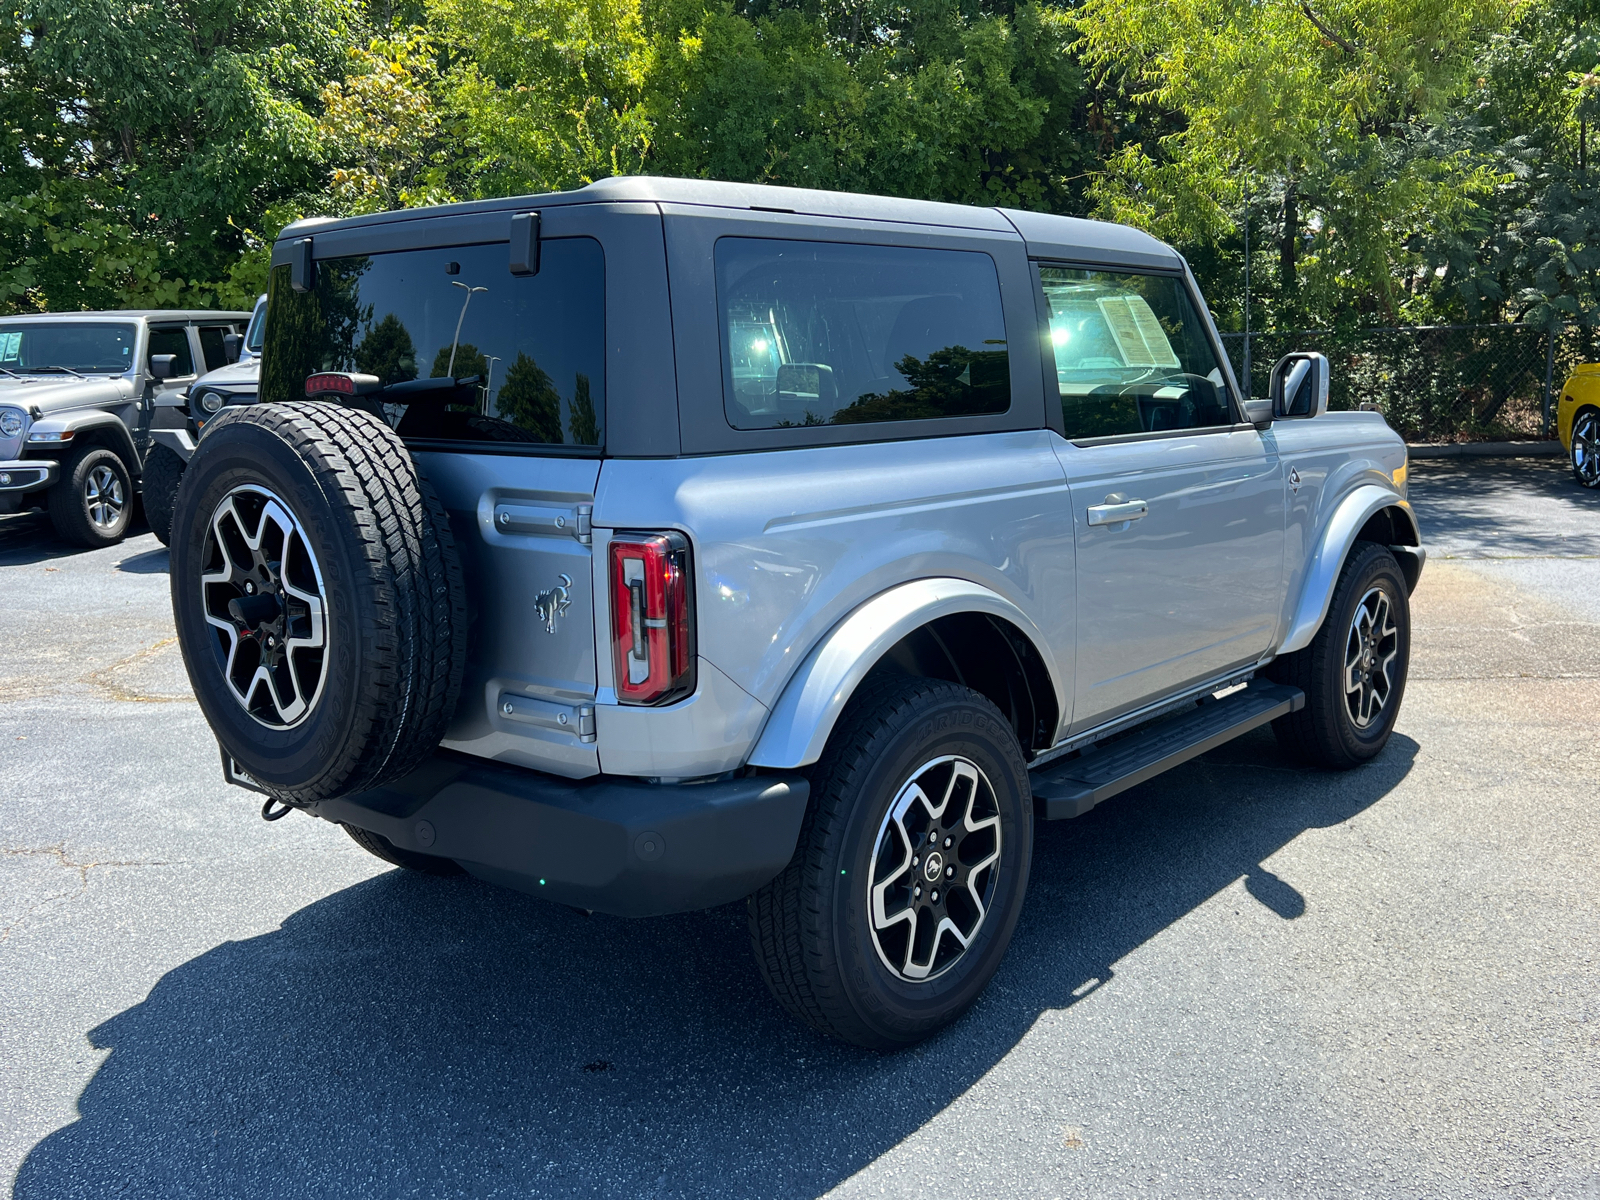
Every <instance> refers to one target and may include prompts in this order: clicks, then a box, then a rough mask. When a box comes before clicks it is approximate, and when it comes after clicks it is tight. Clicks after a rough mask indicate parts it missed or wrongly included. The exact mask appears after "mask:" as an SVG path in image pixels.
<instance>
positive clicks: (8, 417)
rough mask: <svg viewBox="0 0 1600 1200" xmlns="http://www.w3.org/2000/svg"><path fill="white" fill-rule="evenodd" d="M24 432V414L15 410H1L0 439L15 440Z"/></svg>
mask: <svg viewBox="0 0 1600 1200" xmlns="http://www.w3.org/2000/svg"><path fill="white" fill-rule="evenodd" d="M21 432H22V414H21V413H19V412H18V411H17V410H16V409H14V408H0V437H8V438H14V437H16V436H17V434H19V433H21Z"/></svg>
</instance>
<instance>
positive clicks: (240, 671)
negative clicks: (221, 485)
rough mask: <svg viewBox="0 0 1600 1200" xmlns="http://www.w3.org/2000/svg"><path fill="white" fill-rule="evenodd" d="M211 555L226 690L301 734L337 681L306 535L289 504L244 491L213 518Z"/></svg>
mask: <svg viewBox="0 0 1600 1200" xmlns="http://www.w3.org/2000/svg"><path fill="white" fill-rule="evenodd" d="M203 553H204V556H205V558H204V566H203V567H202V569H201V573H200V578H199V581H198V585H197V586H198V587H199V590H200V604H201V606H202V608H203V610H204V612H205V620H206V623H207V624H208V625H210V626H211V627H212V628H213V629H215V630H216V631H217V651H218V652H219V653H220V655H221V656H222V664H221V665H222V678H223V684H224V686H225V687H226V689H227V690H228V692H229V693H230V694H231V695H232V696H233V698H234V700H236V701H237V702H238V703H239V706H240V707H241V708H242V709H244V711H245V712H247V713H248V714H250V716H251V718H252V719H254V720H255V721H257V722H259V723H260V724H262V725H264V726H266V727H267V728H269V729H291V728H293V727H294V726H295V725H298V724H299V723H300V722H301V721H303V720H305V719H306V717H307V716H308V715H310V713H311V710H312V709H313V708H314V707H315V706H316V702H317V699H318V697H319V696H321V694H322V688H323V684H324V682H325V681H326V679H327V674H328V601H327V596H326V594H325V588H324V585H323V582H322V569H321V568H320V567H319V566H318V565H317V556H316V553H315V551H313V550H312V548H311V543H310V542H309V540H308V539H307V537H306V531H305V529H304V527H303V526H302V525H301V524H300V521H299V519H298V518H297V517H296V516H295V515H294V513H293V512H291V511H290V509H289V506H288V504H287V503H286V502H285V501H283V500H281V499H280V498H279V497H277V496H276V495H274V494H273V493H272V492H270V491H268V490H267V489H266V488H264V487H260V486H258V485H255V484H243V485H241V486H239V487H236V488H234V489H233V490H231V491H230V492H228V493H227V494H226V495H224V496H223V497H222V499H221V500H220V501H218V503H217V506H216V508H215V509H214V510H213V511H212V514H211V519H210V521H209V522H207V527H206V536H205V549H204V552H203Z"/></svg>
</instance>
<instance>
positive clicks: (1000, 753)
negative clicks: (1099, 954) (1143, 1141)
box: [748, 676, 1033, 1050]
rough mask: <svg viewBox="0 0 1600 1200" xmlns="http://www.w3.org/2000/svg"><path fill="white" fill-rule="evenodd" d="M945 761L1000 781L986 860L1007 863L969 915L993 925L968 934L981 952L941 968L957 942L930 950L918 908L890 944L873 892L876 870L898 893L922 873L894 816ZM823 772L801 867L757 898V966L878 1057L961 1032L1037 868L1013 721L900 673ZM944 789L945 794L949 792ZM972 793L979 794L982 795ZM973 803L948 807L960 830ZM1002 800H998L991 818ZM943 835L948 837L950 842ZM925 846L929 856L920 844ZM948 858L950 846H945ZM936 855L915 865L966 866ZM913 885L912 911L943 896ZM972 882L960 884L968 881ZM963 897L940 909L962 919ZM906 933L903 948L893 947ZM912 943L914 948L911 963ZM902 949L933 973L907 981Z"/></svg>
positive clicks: (862, 699) (860, 703) (842, 728)
mask: <svg viewBox="0 0 1600 1200" xmlns="http://www.w3.org/2000/svg"><path fill="white" fill-rule="evenodd" d="M943 756H959V757H960V758H962V759H965V760H967V761H968V762H969V763H971V764H975V765H976V766H977V767H978V768H979V769H980V770H981V772H982V774H983V776H985V777H986V779H987V782H988V784H989V785H990V788H989V789H988V792H989V793H990V794H992V805H993V808H994V810H995V812H997V814H998V818H999V820H998V826H997V828H998V834H999V837H998V841H999V845H998V847H996V848H995V849H994V850H993V851H988V850H986V849H985V848H984V847H983V846H979V847H978V849H977V851H976V853H977V854H980V855H981V854H985V853H990V854H995V853H997V854H998V861H997V863H996V865H995V866H994V868H992V875H993V878H992V879H984V880H982V888H983V889H986V895H987V897H988V903H987V906H986V909H980V908H978V907H977V906H975V905H973V904H972V902H971V900H970V899H966V900H964V906H965V910H966V913H967V916H968V918H970V916H971V914H972V913H973V912H980V913H981V916H980V918H979V919H978V921H977V922H976V923H975V924H973V925H970V926H969V927H968V929H967V930H966V933H967V934H968V936H969V937H970V939H971V940H970V945H969V946H968V947H967V948H966V949H965V951H962V952H960V953H958V954H956V955H955V957H954V958H953V959H952V960H950V961H948V963H947V965H945V966H943V967H940V966H938V963H939V962H940V961H941V960H940V959H939V958H938V957H937V956H936V955H937V954H939V953H948V952H949V951H952V950H955V949H957V948H958V947H957V943H956V942H955V941H954V940H952V939H951V937H950V935H949V934H944V935H942V937H941V940H939V941H936V942H934V943H932V945H933V950H918V948H917V944H918V943H917V934H915V933H911V932H910V931H911V930H917V929H918V928H919V926H918V924H917V922H920V921H921V920H922V919H923V917H922V912H923V911H925V910H924V909H916V910H915V911H914V915H913V917H912V918H911V920H910V922H909V924H910V930H907V929H906V927H905V926H903V925H886V926H885V929H884V933H883V935H882V937H883V938H884V939H885V940H882V941H880V940H878V937H877V936H875V934H874V931H873V928H872V918H871V908H870V905H871V902H870V900H869V891H870V890H871V888H872V886H873V883H874V875H873V871H874V870H878V871H881V872H883V875H884V880H885V882H884V883H883V885H882V886H885V887H887V886H889V885H890V884H892V883H893V882H894V879H895V878H896V877H895V876H894V874H893V872H894V871H895V870H896V869H897V868H896V867H895V866H894V863H895V862H899V863H900V864H902V866H909V861H908V860H909V853H910V852H909V850H906V851H902V849H901V847H903V846H909V845H910V844H911V841H909V840H907V839H910V838H912V834H910V833H907V832H906V831H904V830H901V831H900V832H895V831H894V830H892V829H891V828H890V825H891V822H890V820H889V817H890V814H891V809H892V807H893V806H894V804H895V801H896V798H897V796H900V795H902V794H906V793H903V791H902V789H903V788H906V787H907V786H908V784H909V782H910V781H911V780H912V779H914V778H918V777H922V778H925V779H926V778H930V777H932V775H933V772H934V771H939V770H943V768H942V767H941V768H932V769H931V770H919V768H922V767H924V765H925V764H931V763H934V762H936V761H937V760H939V759H940V758H941V757H943ZM810 775H811V789H812V790H811V803H810V806H809V808H808V810H807V813H806V817H805V820H804V822H803V823H802V825H801V829H800V839H799V844H798V846H797V847H796V849H795V855H794V859H793V860H792V861H791V862H790V864H789V865H788V866H787V867H786V868H785V869H784V871H783V873H782V874H780V875H779V876H778V877H777V878H776V879H774V880H773V881H772V882H771V883H769V884H768V885H767V886H766V887H764V888H762V889H761V890H760V891H758V892H757V893H755V894H754V895H753V896H751V897H750V899H749V901H748V909H749V922H750V941H751V945H752V948H753V950H754V952H755V958H756V962H757V965H758V966H759V968H760V970H761V974H762V976H763V978H764V979H765V980H766V982H767V986H768V987H769V988H771V990H772V994H773V995H774V996H776V997H777V998H778V1001H779V1002H780V1003H781V1004H782V1005H783V1006H784V1007H785V1008H786V1009H788V1010H789V1012H790V1013H792V1014H793V1015H794V1016H795V1017H797V1018H798V1019H799V1020H801V1021H802V1022H804V1023H805V1024H807V1025H810V1026H811V1027H812V1028H813V1029H816V1030H818V1031H819V1032H821V1033H823V1034H826V1035H828V1036H830V1037H835V1038H839V1039H841V1040H843V1041H846V1042H852V1043H854V1044H855V1045H858V1046H865V1047H868V1048H871V1049H878V1050H890V1049H895V1048H897V1047H901V1046H906V1045H910V1044H911V1043H913V1042H917V1041H919V1040H921V1039H923V1038H925V1037H928V1036H929V1035H930V1034H932V1033H934V1032H936V1031H937V1030H939V1029H941V1028H942V1027H944V1026H945V1025H948V1024H949V1023H950V1022H951V1021H953V1020H955V1019H956V1017H958V1016H959V1015H960V1014H961V1013H962V1012H963V1011H964V1010H965V1009H966V1008H967V1007H968V1006H969V1005H970V1004H972V1002H973V1001H974V1000H976V999H977V998H978V995H979V993H981V992H982V991H983V989H984V987H985V986H986V985H987V984H988V982H989V980H990V979H991V978H992V977H993V975H994V973H995V971H996V970H997V969H998V968H999V965H1000V960H1001V959H1002V958H1003V957H1004V955H1005V952H1006V947H1007V946H1008V945H1009V944H1010V942H1011V934H1012V931H1013V929H1014V928H1015V927H1016V922H1017V916H1018V914H1019V913H1020V912H1021V909H1022V900H1023V895H1024V893H1025V892H1026V890H1027V886H1028V869H1029V866H1030V864H1031V862H1032V857H1033V801H1032V797H1031V793H1030V792H1029V789H1028V780H1027V770H1026V767H1025V766H1024V764H1023V759H1022V750H1021V748H1020V746H1019V745H1018V743H1017V737H1016V734H1015V733H1014V732H1013V731H1012V728H1011V725H1010V723H1009V722H1008V721H1006V719H1005V718H1004V717H1003V716H1001V714H1000V711H999V709H997V708H996V707H995V706H994V705H993V704H992V703H990V701H989V700H988V699H987V698H985V697H984V696H982V695H980V694H978V693H977V692H974V691H972V690H971V689H969V688H964V687H960V686H958V685H956V684H953V683H946V682H943V681H940V680H927V679H911V678H907V677H905V676H889V677H882V678H879V679H876V680H873V681H870V682H869V683H868V684H867V685H865V686H864V687H863V689H862V690H861V692H858V694H857V695H856V696H855V697H853V698H852V700H851V702H850V704H849V705H848V706H847V707H846V709H845V712H844V713H843V714H842V715H841V717H840V719H839V724H838V726H837V728H836V729H835V731H834V734H833V736H832V738H831V739H830V740H829V743H828V748H827V750H826V751H825V752H824V753H823V756H822V758H821V760H820V761H819V762H818V763H817V764H816V766H815V767H814V768H813V769H812V770H811V772H810ZM940 778H944V777H943V776H941V777H940ZM931 786H933V787H934V790H936V791H937V790H938V789H939V786H940V785H939V784H938V783H935V784H933V785H931ZM961 786H962V787H965V788H967V789H968V791H967V793H966V794H968V795H973V794H976V793H977V792H979V791H981V789H978V788H975V787H974V786H973V785H971V784H963V785H961ZM960 803H961V802H958V800H957V799H955V798H952V799H950V800H948V801H945V802H943V808H944V810H945V816H946V819H951V820H953V819H954V818H953V817H952V816H951V813H952V812H954V811H955V810H952V809H951V808H950V805H952V804H955V805H957V807H958V808H959V807H960ZM989 803H990V802H989V801H987V800H986V801H984V805H983V807H984V810H985V811H987V810H988V805H989ZM915 811H916V806H915V805H913V812H915ZM921 811H922V813H924V814H926V812H927V810H926V809H923V810H921ZM910 819H911V816H910V814H908V821H909V820H910ZM970 819H971V818H970V817H969V823H970ZM980 823H984V822H980ZM930 824H931V825H932V830H931V831H932V832H934V833H935V834H936V835H939V834H941V833H944V832H949V831H948V830H945V829H944V827H943V826H942V825H940V824H939V823H937V822H930ZM924 831H926V830H924ZM880 836H883V837H885V838H886V843H885V846H884V852H883V853H881V854H875V851H877V850H878V849H879V838H880ZM968 836H969V837H973V836H974V835H968ZM913 840H914V841H915V844H916V845H918V846H921V845H922V842H921V838H920V833H917V834H915V837H914V839H913ZM974 844H976V843H975V842H969V843H958V844H957V845H956V846H955V848H954V849H951V850H949V851H948V852H949V854H950V855H951V858H950V859H949V860H947V861H948V862H949V863H951V864H954V865H956V866H959V865H960V862H958V861H957V856H958V855H961V854H964V852H965V851H964V846H966V845H974ZM944 847H945V844H944V843H942V842H941V843H940V844H939V846H938V847H936V849H939V850H941V851H943V850H944ZM922 852H923V854H924V855H925V856H926V859H923V860H914V861H917V863H918V868H919V869H920V870H921V871H923V872H924V873H925V872H926V871H927V870H930V869H931V870H933V871H934V872H935V875H939V874H940V873H941V871H950V870H953V869H954V868H953V866H947V865H945V862H943V861H942V862H940V863H937V864H935V863H934V862H933V861H932V859H933V857H934V856H933V854H932V853H930V852H929V851H928V849H927V848H926V847H925V846H924V847H923V851H922ZM902 853H904V857H902V856H901V855H902ZM961 861H965V860H961ZM961 870H962V871H963V872H965V871H966V867H965V866H961ZM910 876H911V877H910V878H907V877H906V876H900V878H903V879H907V884H906V887H905V889H904V892H903V893H901V894H900V895H901V897H902V898H903V899H904V905H903V906H902V905H901V903H900V901H899V900H898V899H897V900H896V901H895V907H896V908H897V909H901V908H902V907H911V906H913V905H917V904H923V905H927V904H929V903H931V901H932V900H933V899H934V893H933V890H932V889H931V885H930V890H928V891H926V892H924V894H923V899H922V900H920V901H917V900H912V899H911V896H910V883H911V882H912V881H915V882H916V883H917V885H918V886H922V885H923V884H924V883H925V882H927V881H925V880H923V879H921V877H920V876H918V875H917V874H916V872H915V871H912V872H911V873H910ZM962 880H963V877H962V876H959V875H958V876H957V877H956V881H955V882H956V883H957V884H958V885H959V884H960V883H961V882H962ZM971 880H972V886H973V887H978V886H979V882H980V873H979V872H976V871H974V872H972V874H971ZM961 892H962V889H961V887H959V886H956V887H952V888H950V889H949V891H948V892H947V893H946V895H945V896H944V900H945V903H946V905H947V906H948V908H947V909H946V910H928V911H947V912H948V914H949V915H951V917H952V919H957V918H958V917H960V915H961V914H960V913H958V911H957V907H956V900H957V897H958V895H959V894H960V893H961ZM888 908H889V903H888V902H887V901H886V903H885V910H886V911H887V910H888ZM896 915H898V913H891V914H890V916H891V917H893V916H896ZM897 934H898V935H901V937H902V940H901V941H900V942H892V941H890V940H889V939H890V938H891V937H892V936H893V935H897ZM901 946H909V947H911V949H910V951H908V952H907V953H905V954H902V953H901V952H900V947H901ZM891 951H892V953H893V958H894V960H895V962H897V963H899V964H900V965H901V966H906V965H908V964H910V963H911V961H912V960H913V959H914V958H915V956H916V954H917V953H923V954H924V958H925V961H926V962H927V963H929V964H931V965H932V966H933V973H932V974H931V975H930V976H929V977H927V978H924V979H920V980H915V981H913V980H910V979H908V978H906V977H905V975H904V974H902V973H901V972H900V971H899V970H897V969H896V968H895V967H893V966H891V964H890V952H891Z"/></svg>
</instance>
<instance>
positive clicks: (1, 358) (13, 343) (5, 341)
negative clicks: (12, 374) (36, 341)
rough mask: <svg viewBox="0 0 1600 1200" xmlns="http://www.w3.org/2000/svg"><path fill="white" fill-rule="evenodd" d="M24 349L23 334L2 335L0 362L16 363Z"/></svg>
mask: <svg viewBox="0 0 1600 1200" xmlns="http://www.w3.org/2000/svg"><path fill="white" fill-rule="evenodd" d="M21 349H22V332H21V331H20V330H19V331H18V332H16V333H0V362H16V361H17V354H18V353H19V352H20V351H21Z"/></svg>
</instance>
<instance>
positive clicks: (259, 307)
mask: <svg viewBox="0 0 1600 1200" xmlns="http://www.w3.org/2000/svg"><path fill="white" fill-rule="evenodd" d="M266 327H267V298H266V297H265V296H263V297H261V299H259V300H257V301H256V311H255V312H254V313H253V314H251V317H250V328H249V329H247V330H245V334H244V348H245V349H246V350H248V351H249V352H250V353H251V354H260V353H261V342H262V339H263V338H264V337H265V336H266V335H265V333H264V332H263V331H264V330H265V329H266Z"/></svg>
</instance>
